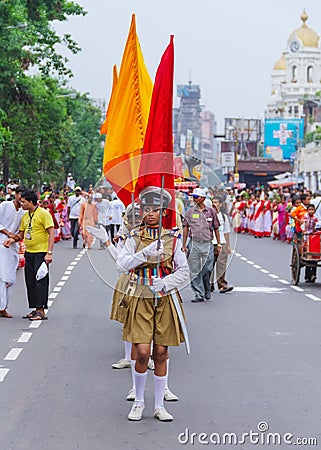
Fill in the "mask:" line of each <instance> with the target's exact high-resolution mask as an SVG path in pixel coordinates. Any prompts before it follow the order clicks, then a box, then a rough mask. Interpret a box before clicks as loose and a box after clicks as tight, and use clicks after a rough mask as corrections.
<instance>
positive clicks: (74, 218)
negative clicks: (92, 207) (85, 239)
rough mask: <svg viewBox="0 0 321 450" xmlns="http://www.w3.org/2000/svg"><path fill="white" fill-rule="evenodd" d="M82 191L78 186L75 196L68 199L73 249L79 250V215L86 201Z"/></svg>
mask: <svg viewBox="0 0 321 450" xmlns="http://www.w3.org/2000/svg"><path fill="white" fill-rule="evenodd" d="M81 192H82V189H81V187H80V186H77V187H76V189H75V194H74V195H71V196H70V197H69V199H68V204H67V206H68V220H69V221H70V225H71V229H70V231H71V235H72V237H73V248H77V241H78V235H79V225H78V220H79V214H80V207H81V204H82V203H84V202H85V201H86V200H85V199H84V197H83V196H82V195H81Z"/></svg>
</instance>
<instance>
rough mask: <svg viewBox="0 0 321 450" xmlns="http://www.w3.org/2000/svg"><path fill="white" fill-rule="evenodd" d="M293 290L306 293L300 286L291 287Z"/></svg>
mask: <svg viewBox="0 0 321 450" xmlns="http://www.w3.org/2000/svg"><path fill="white" fill-rule="evenodd" d="M290 287H291V288H292V289H294V290H295V291H298V292H303V291H304V289H302V288H300V287H299V286H290Z"/></svg>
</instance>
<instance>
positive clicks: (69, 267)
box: [65, 265, 74, 273]
mask: <svg viewBox="0 0 321 450" xmlns="http://www.w3.org/2000/svg"><path fill="white" fill-rule="evenodd" d="M73 269H74V266H71V265H70V266H68V267H67V268H66V270H73ZM65 273H67V272H65Z"/></svg>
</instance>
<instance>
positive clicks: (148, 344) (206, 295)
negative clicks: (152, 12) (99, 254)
mask: <svg viewBox="0 0 321 450" xmlns="http://www.w3.org/2000/svg"><path fill="white" fill-rule="evenodd" d="M71 181H73V180H71ZM10 189H11V192H9V194H10V197H8V198H7V199H5V200H4V201H3V202H2V203H0V316H2V317H5V318H10V317H11V314H10V313H9V312H8V311H7V307H8V302H9V298H10V295H11V293H12V288H13V286H14V283H15V279H16V275H15V273H16V269H17V265H18V257H17V243H18V242H21V241H24V243H25V247H26V267H25V283H26V289H27V298H28V306H29V308H30V310H31V311H29V312H28V313H27V314H26V315H25V316H24V318H25V319H29V320H30V321H34V320H47V316H46V310H47V303H48V291H49V269H48V268H49V265H50V264H51V263H52V261H53V250H54V245H55V243H56V244H57V243H58V242H59V240H61V239H64V240H70V241H71V245H72V247H73V248H77V246H78V241H79V237H80V236H82V245H83V247H85V248H87V249H88V250H90V249H91V248H92V245H93V239H94V238H96V239H97V240H98V241H99V249H101V250H103V249H107V250H108V252H109V253H110V254H111V256H112V258H113V259H114V261H115V264H116V267H117V269H118V272H119V279H118V281H117V283H116V285H115V291H114V295H113V300H112V307H111V317H110V318H111V319H113V320H117V321H118V322H120V323H121V324H122V327H123V333H122V339H123V341H124V345H125V356H124V358H122V359H120V360H119V361H118V362H117V363H114V364H113V368H115V369H123V368H127V367H128V368H131V371H132V381H133V385H132V388H131V389H130V391H129V393H128V395H127V400H130V401H134V403H133V406H132V408H131V410H130V413H129V414H128V419H129V420H133V421H138V420H141V419H142V417H143V411H144V407H145V400H144V391H145V383H146V377H147V371H148V368H154V388H155V413H154V416H155V417H156V418H157V419H158V420H161V421H171V420H173V416H172V415H171V414H170V413H168V411H167V410H166V409H165V407H164V400H167V401H177V400H178V397H177V396H176V395H175V394H174V393H173V392H172V391H171V390H170V389H169V387H168V371H169V352H168V347H169V346H172V345H174V346H177V345H179V344H180V343H181V342H184V341H185V342H188V335H187V332H186V324H185V315H184V310H183V306H182V298H181V296H180V293H179V290H178V289H177V288H179V287H180V286H184V285H186V284H188V282H190V285H191V289H192V292H193V297H192V298H191V299H190V300H191V302H192V303H201V302H205V301H210V300H211V298H212V295H213V291H215V287H216V284H217V292H218V293H221V294H225V293H228V292H231V291H232V290H233V286H231V285H230V284H229V283H228V281H227V279H226V271H227V261H228V257H229V255H230V254H231V243H230V234H231V226H232V227H233V228H234V231H235V232H236V233H249V234H251V235H253V236H254V237H256V238H263V237H269V236H273V238H274V239H279V240H281V241H290V240H294V239H301V238H302V235H303V234H307V233H311V232H313V231H314V230H315V229H316V228H317V227H318V223H319V221H318V217H317V211H318V208H319V200H318V198H317V196H312V194H311V193H309V192H308V191H306V190H305V191H304V192H300V191H298V190H293V191H292V192H290V191H289V190H284V191H272V190H267V191H264V190H263V189H254V190H247V191H244V192H240V193H238V192H235V191H234V190H232V189H216V188H214V189H212V188H208V189H203V188H201V187H196V188H194V189H193V190H192V191H190V192H186V193H184V192H181V191H177V192H176V199H175V200H176V208H175V214H176V219H177V220H176V222H177V226H175V227H174V228H172V229H167V228H165V227H164V226H163V220H165V219H166V217H168V214H169V205H170V203H171V195H170V193H169V192H167V191H166V190H161V189H160V188H159V187H155V186H154V187H148V188H145V189H144V190H143V191H142V192H141V193H140V195H139V199H138V203H135V204H133V205H129V206H128V207H127V208H125V206H124V205H123V204H122V202H121V201H120V200H119V199H118V198H117V195H116V194H115V193H114V192H112V190H109V189H107V188H102V187H101V188H98V189H93V188H92V187H89V189H87V190H83V189H82V188H81V187H80V186H74V185H72V189H71V188H70V187H69V186H68V189H66V190H64V191H63V192H60V193H59V192H54V190H53V189H49V188H48V187H45V189H43V192H42V193H41V194H39V193H37V192H35V191H33V190H30V189H27V188H26V187H25V186H21V185H17V186H15V187H14V186H11V187H10ZM310 269H311V270H310ZM310 269H309V273H306V277H308V281H314V280H315V277H316V273H315V271H314V270H313V268H310ZM306 279H307V278H306ZM142 300H143V301H142ZM187 348H188V346H187ZM150 355H152V356H153V360H151V359H150Z"/></svg>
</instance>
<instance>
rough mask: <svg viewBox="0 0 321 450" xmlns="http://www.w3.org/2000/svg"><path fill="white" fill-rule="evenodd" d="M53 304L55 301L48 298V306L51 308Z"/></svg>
mask: <svg viewBox="0 0 321 450" xmlns="http://www.w3.org/2000/svg"><path fill="white" fill-rule="evenodd" d="M52 305H53V301H52V300H48V308H51V307H52Z"/></svg>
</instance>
